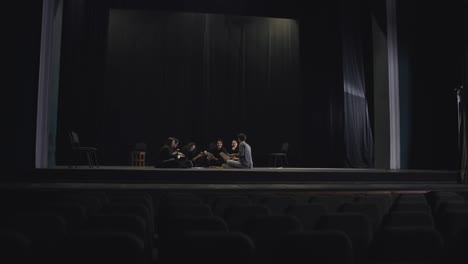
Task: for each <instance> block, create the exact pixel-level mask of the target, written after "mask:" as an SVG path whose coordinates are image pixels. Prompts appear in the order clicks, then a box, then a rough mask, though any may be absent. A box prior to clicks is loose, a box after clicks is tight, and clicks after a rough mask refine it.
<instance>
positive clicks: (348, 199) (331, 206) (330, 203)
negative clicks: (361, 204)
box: [309, 195, 357, 213]
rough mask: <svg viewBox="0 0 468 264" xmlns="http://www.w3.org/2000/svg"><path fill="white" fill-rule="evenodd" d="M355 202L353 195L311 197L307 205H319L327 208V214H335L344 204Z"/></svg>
mask: <svg viewBox="0 0 468 264" xmlns="http://www.w3.org/2000/svg"><path fill="white" fill-rule="evenodd" d="M356 200H357V197H356V196H354V195H322V196H313V197H311V199H310V200H309V203H320V204H323V205H325V206H326V207H327V212H329V213H335V212H338V210H339V209H340V208H341V206H342V205H343V204H345V203H352V202H355V201H356Z"/></svg>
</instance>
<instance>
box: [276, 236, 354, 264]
mask: <svg viewBox="0 0 468 264" xmlns="http://www.w3.org/2000/svg"><path fill="white" fill-rule="evenodd" d="M271 254H272V255H273V258H272V259H273V263H277V264H284V263H291V264H299V263H304V264H308V263H327V264H351V263H353V250H352V244H351V240H350V239H349V237H348V236H347V235H346V234H345V233H343V232H341V231H312V232H310V231H309V232H295V233H288V234H283V235H281V236H280V238H279V241H278V244H277V247H276V248H275V249H274V250H273V251H272V252H271Z"/></svg>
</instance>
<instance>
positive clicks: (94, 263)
mask: <svg viewBox="0 0 468 264" xmlns="http://www.w3.org/2000/svg"><path fill="white" fill-rule="evenodd" d="M58 254H59V256H58V261H57V263H68V264H83V263H87V264H102V263H112V264H143V263H148V257H147V255H146V254H145V248H144V243H143V241H142V240H141V239H139V238H138V237H137V236H136V235H134V234H132V233H126V232H80V233H76V234H71V235H70V236H68V237H67V238H66V239H65V240H64V241H63V243H62V244H61V245H60V247H59V250H58Z"/></svg>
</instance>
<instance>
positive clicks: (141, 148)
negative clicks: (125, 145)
mask: <svg viewBox="0 0 468 264" xmlns="http://www.w3.org/2000/svg"><path fill="white" fill-rule="evenodd" d="M145 160H146V144H145V143H142V142H140V143H136V144H135V146H134V148H133V150H132V152H130V165H131V166H134V167H144V166H145V165H146V161H145Z"/></svg>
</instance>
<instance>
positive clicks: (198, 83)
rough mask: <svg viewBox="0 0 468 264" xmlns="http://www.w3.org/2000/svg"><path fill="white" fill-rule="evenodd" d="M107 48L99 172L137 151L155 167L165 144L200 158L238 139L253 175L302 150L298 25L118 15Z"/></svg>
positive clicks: (220, 18)
mask: <svg viewBox="0 0 468 264" xmlns="http://www.w3.org/2000/svg"><path fill="white" fill-rule="evenodd" d="M107 43H108V47H107V65H106V69H107V70H106V83H105V90H104V97H103V98H105V100H104V101H103V102H102V104H101V105H102V107H103V109H102V111H101V112H102V113H103V116H102V118H101V123H100V128H99V131H100V132H101V134H100V142H101V144H102V151H103V157H104V158H105V159H104V161H105V163H106V164H112V165H114V164H126V162H127V158H128V157H127V156H128V150H129V148H131V146H132V145H133V144H135V143H136V142H140V141H143V142H146V143H147V144H148V145H149V146H150V152H151V153H150V156H151V157H152V158H151V159H154V158H156V157H157V151H158V150H159V147H160V146H161V144H162V142H163V141H164V140H165V138H167V137H168V136H176V137H179V138H180V139H181V141H182V143H187V142H189V141H195V142H197V143H198V145H199V147H200V148H206V146H207V145H208V143H210V142H212V141H215V140H216V139H217V138H222V139H224V140H225V141H226V142H225V144H230V140H232V139H233V138H234V137H235V135H236V133H238V132H241V131H243V132H245V133H247V135H248V137H249V138H248V141H250V143H251V145H252V148H253V155H254V158H255V160H254V162H255V161H256V164H257V165H266V163H265V162H266V156H267V155H266V154H267V153H268V152H270V151H278V150H279V149H278V148H279V146H280V143H281V142H282V141H290V143H291V146H293V148H296V149H299V148H300V144H301V142H302V139H301V133H300V131H301V129H302V123H301V122H302V119H301V118H302V116H301V110H302V93H301V86H300V61H299V57H300V56H299V27H298V22H297V21H295V20H292V19H279V18H260V17H241V16H230V15H214V14H199V13H174V12H170V13H167V12H157V11H141V10H117V9H116V10H111V11H110V16H109V30H108V40H107ZM293 160H294V159H293ZM295 160H297V158H296V159H295Z"/></svg>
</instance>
